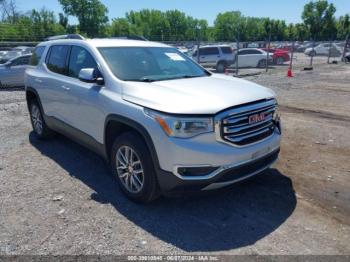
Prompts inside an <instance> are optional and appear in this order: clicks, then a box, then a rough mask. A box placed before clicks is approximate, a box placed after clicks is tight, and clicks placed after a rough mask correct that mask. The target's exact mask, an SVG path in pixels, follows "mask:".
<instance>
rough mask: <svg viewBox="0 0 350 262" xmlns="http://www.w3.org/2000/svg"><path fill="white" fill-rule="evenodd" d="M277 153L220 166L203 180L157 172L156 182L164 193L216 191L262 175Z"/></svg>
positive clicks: (275, 151) (275, 158)
mask: <svg viewBox="0 0 350 262" xmlns="http://www.w3.org/2000/svg"><path fill="white" fill-rule="evenodd" d="M279 152H280V149H279V148H278V149H276V150H274V151H273V152H271V153H269V154H267V155H264V156H262V157H259V158H258V159H254V160H251V161H246V162H242V163H239V164H232V165H226V166H222V167H220V168H219V169H217V171H214V172H215V175H213V176H210V177H208V178H205V179H203V178H202V179H183V178H180V177H178V176H175V175H174V174H173V173H171V172H166V171H163V170H159V174H158V180H159V184H160V187H161V189H162V190H163V192H166V193H172V192H191V191H200V190H213V189H218V188H221V187H225V186H229V185H231V184H234V183H237V182H239V181H242V180H244V179H247V178H249V177H252V176H254V175H257V174H259V173H262V172H263V171H265V170H266V169H268V168H269V167H270V166H271V165H272V164H273V163H274V162H275V161H276V160H277V159H278V155H279Z"/></svg>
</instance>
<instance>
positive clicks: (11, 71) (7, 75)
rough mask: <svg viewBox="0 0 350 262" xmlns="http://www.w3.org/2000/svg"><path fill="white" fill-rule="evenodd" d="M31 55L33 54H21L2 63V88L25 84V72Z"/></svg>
mask: <svg viewBox="0 0 350 262" xmlns="http://www.w3.org/2000/svg"><path fill="white" fill-rule="evenodd" d="M31 56H32V55H31V54H27V55H21V56H18V57H15V58H12V59H10V60H9V61H7V62H6V63H5V64H0V88H1V87H19V86H24V72H25V70H26V69H27V66H28V64H29V61H30V58H31Z"/></svg>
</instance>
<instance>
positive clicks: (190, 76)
mask: <svg viewBox="0 0 350 262" xmlns="http://www.w3.org/2000/svg"><path fill="white" fill-rule="evenodd" d="M203 76H204V75H183V76H179V78H195V77H203Z"/></svg>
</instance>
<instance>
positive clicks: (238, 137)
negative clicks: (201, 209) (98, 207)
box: [25, 39, 281, 202]
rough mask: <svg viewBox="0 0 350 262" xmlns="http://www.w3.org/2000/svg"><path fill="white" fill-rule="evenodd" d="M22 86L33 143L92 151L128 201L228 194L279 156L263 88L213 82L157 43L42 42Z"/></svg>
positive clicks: (275, 121) (272, 103)
mask: <svg viewBox="0 0 350 262" xmlns="http://www.w3.org/2000/svg"><path fill="white" fill-rule="evenodd" d="M25 82H26V97H27V103H28V109H29V112H30V116H31V122H32V125H33V130H34V133H35V134H36V136H37V137H38V138H40V139H44V138H48V137H50V136H51V135H52V134H53V133H54V131H56V132H59V133H62V134H64V135H65V136H68V137H70V138H72V139H73V140H75V141H77V142H79V143H81V144H83V145H86V146H87V147H88V148H90V149H92V150H94V151H95V152H97V153H99V154H100V155H101V156H103V158H105V159H106V160H107V162H108V163H109V164H110V166H111V170H112V173H113V175H114V176H115V178H116V179H117V181H118V183H119V185H120V187H121V188H122V190H123V191H124V192H125V194H126V195H127V196H128V197H129V198H130V199H132V200H134V201H138V202H149V201H151V200H153V199H155V198H156V197H157V196H159V195H160V194H169V193H173V192H184V191H193V190H211V189H216V188H220V187H223V186H227V185H230V184H233V183H235V182H237V181H241V180H243V179H246V178H248V177H251V176H253V175H256V174H258V173H261V172H262V171H264V170H265V169H267V168H269V167H270V166H271V164H272V163H273V162H274V161H275V160H276V159H277V157H278V154H279V148H280V137H281V127H280V120H279V115H278V111H277V102H276V99H275V94H274V93H273V92H272V91H271V90H270V89H267V88H265V87H262V86H259V85H257V84H254V83H252V82H248V81H245V80H242V79H236V78H233V77H229V76H226V75H219V74H212V73H210V72H208V71H206V70H205V69H204V68H202V67H201V66H199V65H198V64H196V63H195V62H194V61H193V60H192V59H190V58H188V57H187V56H186V55H183V54H182V53H181V52H179V51H178V50H177V49H175V48H173V47H170V46H167V45H164V44H160V43H154V42H149V41H137V40H126V39H90V40H85V39H81V40H79V39H63V40H53V41H47V42H43V43H41V44H39V45H38V46H37V47H36V50H35V52H34V55H33V57H32V59H31V66H30V67H29V68H28V69H27V71H26V81H25Z"/></svg>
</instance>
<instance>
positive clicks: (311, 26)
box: [302, 0, 336, 40]
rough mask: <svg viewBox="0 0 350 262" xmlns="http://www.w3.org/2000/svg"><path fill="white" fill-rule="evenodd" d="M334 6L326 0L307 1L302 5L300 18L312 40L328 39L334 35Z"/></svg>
mask: <svg viewBox="0 0 350 262" xmlns="http://www.w3.org/2000/svg"><path fill="white" fill-rule="evenodd" d="M335 11H336V8H335V6H334V5H333V4H328V1H327V0H319V1H317V2H313V1H311V2H309V3H308V4H306V5H305V6H304V11H303V13H302V19H303V21H304V24H305V25H306V26H307V28H308V30H309V32H310V36H311V37H312V39H313V40H328V39H329V38H331V37H333V36H334V33H335V31H336V27H335V18H334V14H335Z"/></svg>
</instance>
